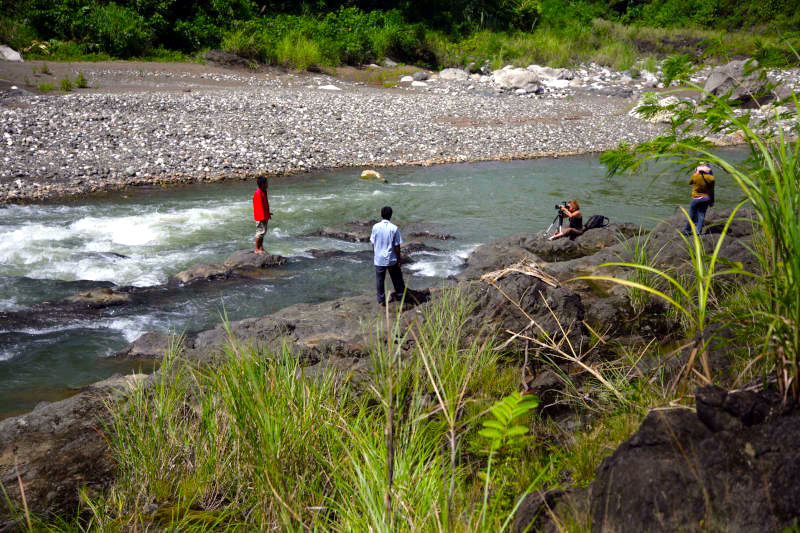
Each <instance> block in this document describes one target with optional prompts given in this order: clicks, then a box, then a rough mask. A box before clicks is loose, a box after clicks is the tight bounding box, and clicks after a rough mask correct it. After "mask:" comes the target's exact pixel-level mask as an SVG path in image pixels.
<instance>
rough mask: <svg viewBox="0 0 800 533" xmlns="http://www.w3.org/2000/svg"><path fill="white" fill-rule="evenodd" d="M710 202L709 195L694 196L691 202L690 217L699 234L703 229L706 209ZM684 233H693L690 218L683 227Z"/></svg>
mask: <svg viewBox="0 0 800 533" xmlns="http://www.w3.org/2000/svg"><path fill="white" fill-rule="evenodd" d="M710 203H711V200H710V199H709V198H708V196H701V197H700V198H692V203H690V204H689V218H690V219H691V221H692V222H691V223H692V224H694V227H695V228H697V234H698V235H700V233H701V232H702V231H703V222H704V221H705V219H706V211H707V210H708V206H709V204H710ZM683 233H684V235H689V234H690V233H692V227H691V226H690V225H689V221H688V220H687V221H686V226H685V227H684V228H683Z"/></svg>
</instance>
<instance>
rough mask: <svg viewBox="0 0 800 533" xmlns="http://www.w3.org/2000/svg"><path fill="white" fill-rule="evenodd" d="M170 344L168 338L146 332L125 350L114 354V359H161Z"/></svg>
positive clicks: (153, 332)
mask: <svg viewBox="0 0 800 533" xmlns="http://www.w3.org/2000/svg"><path fill="white" fill-rule="evenodd" d="M170 344H171V341H170V338H169V337H168V336H166V335H164V334H163V333H158V332H156V331H148V332H147V333H145V334H143V335H141V336H140V337H139V338H138V339H136V340H135V341H133V342H132V343H130V344H129V345H127V346H126V347H125V348H123V349H122V350H120V351H119V352H117V353H115V354H114V357H131V358H142V359H162V358H163V357H164V354H165V353H166V352H167V350H168V349H169V348H170Z"/></svg>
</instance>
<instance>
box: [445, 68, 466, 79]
mask: <svg viewBox="0 0 800 533" xmlns="http://www.w3.org/2000/svg"><path fill="white" fill-rule="evenodd" d="M439 79H441V80H460V81H466V80H468V79H469V72H467V71H466V70H464V69H460V68H446V69H444V70H442V71H441V72H440V73H439Z"/></svg>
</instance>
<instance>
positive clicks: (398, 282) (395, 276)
mask: <svg viewBox="0 0 800 533" xmlns="http://www.w3.org/2000/svg"><path fill="white" fill-rule="evenodd" d="M386 271H389V277H390V278H392V285H394V292H396V293H397V294H400V295H402V294H403V291H404V290H405V288H406V285H405V283H403V272H402V271H401V270H400V266H399V265H398V264H397V263H395V264H393V265H389V266H378V265H375V282H376V285H377V289H378V303H379V304H382V303H384V302H385V301H386V293H385V292H384V288H383V285H384V283H385V282H386Z"/></svg>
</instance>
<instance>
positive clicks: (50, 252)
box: [0, 152, 740, 418]
mask: <svg viewBox="0 0 800 533" xmlns="http://www.w3.org/2000/svg"><path fill="white" fill-rule="evenodd" d="M731 155H732V156H733V157H735V158H738V157H740V153H739V152H732V153H731ZM604 170H605V169H604V167H603V166H602V165H601V164H600V163H599V161H598V159H597V157H596V156H593V155H587V156H575V157H568V158H556V159H553V158H548V159H538V160H530V161H514V162H491V163H479V164H453V165H441V166H433V167H405V168H393V169H385V170H384V171H383V173H384V175H385V176H386V177H387V178H388V180H389V183H388V184H383V183H377V182H369V181H363V180H360V179H358V174H359V172H360V171H359V170H355V169H349V170H336V171H325V172H317V173H313V174H307V175H303V176H298V177H290V178H280V179H272V180H271V181H270V205H271V208H272V211H273V213H274V219H273V220H272V221H271V222H270V226H269V234H268V237H267V239H266V241H265V247H266V248H267V250H268V251H269V252H270V253H276V254H280V255H283V256H286V257H288V258H289V259H290V261H289V263H288V264H287V265H286V266H285V267H282V268H280V269H276V270H275V271H274V272H270V273H267V275H266V276H264V277H263V278H260V279H258V280H255V281H252V282H248V283H238V284H231V283H220V284H211V285H208V286H204V287H203V288H201V289H191V288H190V289H187V290H185V291H183V292H181V293H179V294H178V295H177V296H176V297H174V298H172V299H171V300H170V301H168V302H161V303H160V304H159V305H158V306H138V307H137V306H122V307H120V308H119V311H115V313H116V314H114V315H111V316H109V317H108V318H104V319H102V320H97V321H90V322H87V321H84V322H80V321H79V322H72V323H64V322H63V321H59V320H56V319H55V318H54V320H53V325H52V327H48V328H45V329H38V330H14V329H13V328H9V327H7V325H6V326H4V325H3V324H2V323H0V418H2V417H4V416H9V415H11V414H15V413H19V412H23V411H26V410H30V409H32V408H33V407H34V406H35V405H36V403H38V402H39V401H42V400H53V399H57V398H61V397H64V396H65V395H68V394H69V393H70V392H71V391H73V390H74V388H77V387H82V386H85V385H87V384H89V383H92V382H94V381H98V380H100V379H103V378H105V377H108V376H109V375H111V374H113V373H116V372H129V371H131V370H132V367H131V363H120V362H119V361H116V360H114V359H110V358H108V356H109V355H110V354H113V353H114V352H115V351H117V350H119V349H120V348H122V347H123V346H125V345H126V344H127V343H129V342H131V341H133V340H135V339H136V338H137V337H138V336H139V335H141V334H142V333H143V332H145V331H148V330H160V331H167V332H178V333H180V332H182V331H196V330H199V329H203V328H208V327H211V326H213V325H214V324H216V323H218V322H219V321H220V316H221V315H222V314H223V313H225V314H227V316H228V317H229V318H230V319H231V320H236V319H240V318H244V317H248V316H260V315H264V314H268V313H270V312H274V311H276V310H278V309H280V308H283V307H286V306H288V305H291V304H294V303H298V302H319V301H324V300H329V299H333V298H337V297H341V296H346V295H352V294H357V293H368V292H370V291H372V290H373V283H374V282H373V280H374V274H373V271H372V269H371V267H370V264H369V263H368V262H362V261H358V260H355V259H353V258H348V257H339V258H331V259H313V258H311V256H310V254H309V253H308V250H310V249H341V250H363V249H366V248H367V247H368V245H366V244H354V243H346V242H342V241H337V240H333V239H327V238H319V237H308V236H306V235H307V234H308V233H311V232H313V231H314V230H317V229H319V228H320V227H322V226H334V225H336V224H341V223H345V222H349V221H352V220H365V219H374V218H378V213H379V211H380V208H381V206H383V205H391V206H392V207H393V208H394V212H395V216H394V218H393V221H394V222H396V223H398V225H399V226H400V228H401V232H402V227H403V223H404V222H424V223H426V224H429V225H430V229H431V230H432V231H437V232H444V233H450V234H452V235H454V236H455V237H456V238H455V239H454V240H448V241H442V242H436V241H431V242H429V244H431V245H433V246H435V247H437V248H440V249H442V252H441V253H435V254H425V255H422V256H419V257H418V258H417V259H418V261H417V263H416V264H414V265H411V266H410V267H409V271H408V272H407V274H406V276H407V282H408V283H409V285H410V286H412V287H417V288H419V287H425V286H431V285H436V284H437V283H438V282H439V280H441V279H442V278H444V277H447V276H448V275H451V274H455V273H457V272H458V270H459V268H460V266H461V265H462V263H463V260H464V258H465V257H466V256H467V255H468V254H469V253H470V251H471V250H473V249H474V248H475V247H476V246H478V245H479V244H482V243H485V242H488V241H490V240H492V239H496V238H498V237H501V236H504V235H508V234H511V233H517V232H522V231H528V232H535V231H541V230H544V229H545V228H547V226H548V225H549V224H550V222H551V221H552V219H553V217H554V216H555V210H554V208H553V206H554V204H556V203H559V202H561V201H564V200H570V199H573V198H577V199H579V200H580V202H581V206H582V211H583V216H584V220H586V219H587V218H588V217H589V216H591V215H593V214H603V215H606V216H608V217H609V218H611V219H612V220H616V221H630V222H635V223H638V224H641V225H643V226H652V225H654V224H655V223H656V221H657V220H658V219H661V218H665V217H667V216H670V215H672V214H673V213H674V212H675V208H676V206H677V205H684V206H685V205H687V204H688V201H687V198H688V192H689V191H688V185H687V180H688V177H687V176H684V175H675V174H661V175H657V173H656V171H655V170H652V171H651V172H650V173H645V174H643V175H640V176H636V177H633V178H615V179H614V180H607V179H606V178H605V177H604ZM717 180H718V186H717V207H718V208H724V207H729V206H731V205H733V203H734V202H735V200H736V199H737V198H738V193H737V189H736V188H735V186H734V185H733V184H732V183H730V180H726V179H725V177H724V176H718V178H717ZM254 189H255V186H254V184H253V183H240V182H231V183H224V184H214V185H194V186H186V187H180V188H169V189H161V188H148V189H141V190H136V191H134V192H128V193H125V194H124V195H122V194H120V195H116V196H113V197H110V198H104V199H95V200H86V201H81V202H72V203H68V204H61V205H59V204H48V205H35V206H34V205H32V206H10V207H4V208H2V209H0V311H18V310H22V309H25V308H26V307H28V306H31V305H34V304H37V303H41V302H44V301H53V300H57V299H60V298H64V297H67V296H70V295H72V294H74V293H75V292H77V291H79V290H82V289H85V288H88V287H92V286H97V285H98V284H99V283H100V282H113V283H115V284H118V285H135V286H150V285H158V284H163V283H165V282H166V281H167V279H168V277H169V276H171V275H173V274H175V273H177V272H179V271H181V270H184V269H186V268H187V267H189V266H191V265H193V264H196V263H213V262H220V261H221V260H222V259H224V258H225V257H227V256H228V255H230V254H231V253H232V252H233V251H235V250H237V249H242V248H248V247H252V245H253V240H252V238H253V237H252V236H253V233H254V230H255V223H254V222H253V220H252V207H251V197H252V193H253V191H254Z"/></svg>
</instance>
